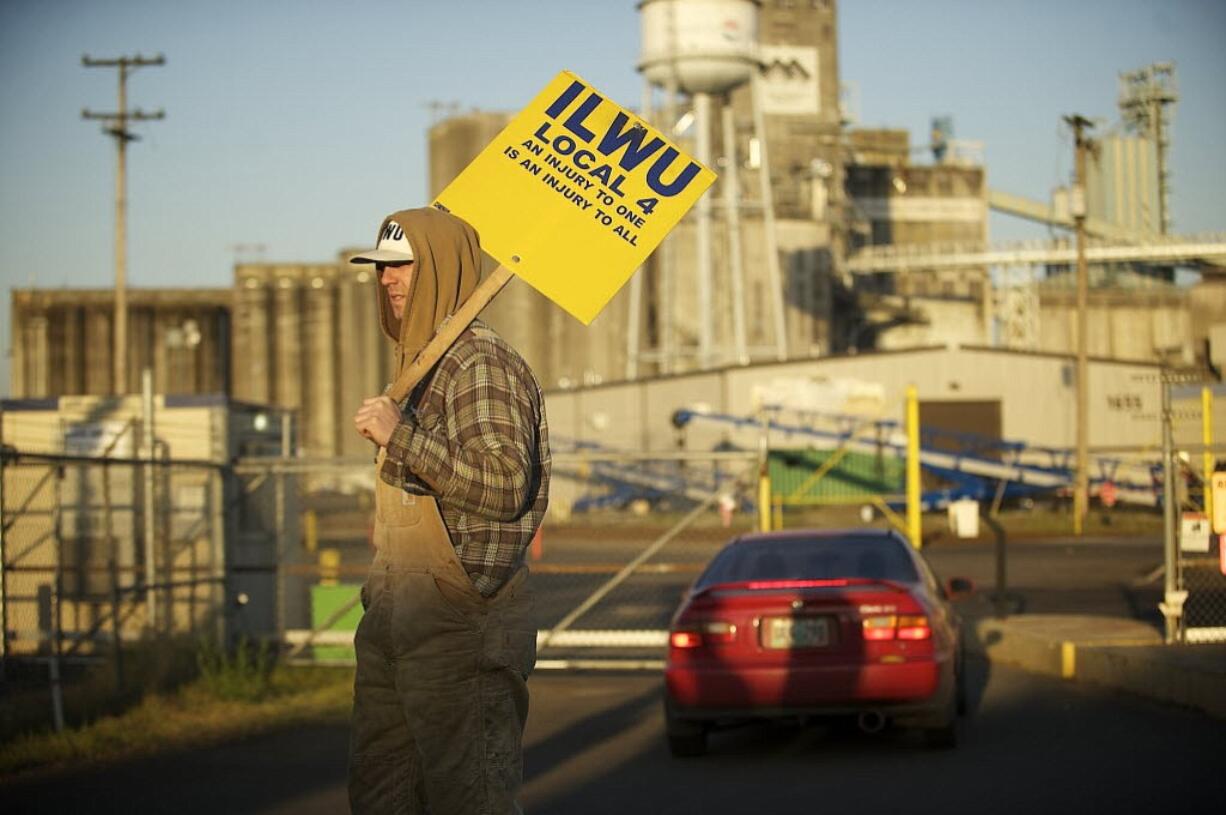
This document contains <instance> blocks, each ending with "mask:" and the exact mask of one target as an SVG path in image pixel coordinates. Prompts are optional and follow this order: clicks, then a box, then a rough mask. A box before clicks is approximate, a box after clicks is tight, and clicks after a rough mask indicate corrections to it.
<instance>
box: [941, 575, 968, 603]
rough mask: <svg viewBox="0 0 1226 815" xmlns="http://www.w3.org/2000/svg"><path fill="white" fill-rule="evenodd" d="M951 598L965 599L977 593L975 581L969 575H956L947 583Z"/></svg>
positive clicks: (946, 590) (946, 589)
mask: <svg viewBox="0 0 1226 815" xmlns="http://www.w3.org/2000/svg"><path fill="white" fill-rule="evenodd" d="M945 593H946V594H947V595H949V599H950V600H964V599H966V598H967V597H970V596H971V595H972V594H974V593H975V581H973V580H971V579H970V578H969V577H954V578H951V579H950V581H949V583H947V584H946V585H945Z"/></svg>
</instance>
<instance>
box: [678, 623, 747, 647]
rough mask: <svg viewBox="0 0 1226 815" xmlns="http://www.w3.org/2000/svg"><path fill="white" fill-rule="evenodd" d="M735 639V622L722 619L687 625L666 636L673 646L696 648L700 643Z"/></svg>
mask: <svg viewBox="0 0 1226 815" xmlns="http://www.w3.org/2000/svg"><path fill="white" fill-rule="evenodd" d="M735 639H736V624H735V623H729V622H725V621H723V620H709V621H707V622H704V623H697V624H693V625H688V626H686V627H685V628H682V629H678V630H676V631H674V632H672V633H671V634H669V636H668V644H669V645H671V646H672V647H673V648H697V647H699V646H700V645H710V644H712V643H721V642H732V641H733V640H735Z"/></svg>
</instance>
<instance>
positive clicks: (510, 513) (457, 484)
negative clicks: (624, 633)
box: [380, 321, 551, 597]
mask: <svg viewBox="0 0 1226 815" xmlns="http://www.w3.org/2000/svg"><path fill="white" fill-rule="evenodd" d="M401 411H402V419H401V422H400V424H399V425H397V427H396V429H395V430H393V431H392V435H391V438H390V439H389V440H388V443H387V456H386V458H385V460H384V463H383V468H382V471H381V473H380V476H381V477H382V478H383V480H384V481H386V482H387V483H389V484H391V485H392V486H395V487H399V488H401V489H404V490H406V491H408V492H411V493H416V494H420V495H430V496H433V497H435V498H436V499H437V500H438V504H439V510H440V513H441V514H442V516H443V523H444V524H445V525H446V527H447V531H448V532H449V533H450V535H451V542H452V545H454V546H455V549H456V554H457V555H459V558H460V562H461V563H462V564H463V565H464V569H465V571H467V572H468V574H469V577H471V578H472V580H473V583H474V585H475V586H476V587H477V590H478V591H480V592H481V593H482V594H483V595H485V596H487V597H488V596H490V595H492V594H494V593H495V592H496V591H498V589H499V588H501V586H502V585H503V583H505V582H506V581H507V579H508V578H510V576H511V575H512V574H513V573H514V572H515V570H516V569H517V568H519V565H520V564H521V563H522V562H523V556H524V550H525V549H527V547H528V544H529V543H531V541H532V537H533V535H534V534H535V533H536V530H537V527H539V526H540V524H541V521H542V519H543V518H544V517H545V508H546V505H547V504H548V501H549V470H550V463H551V460H550V456H549V431H548V428H547V427H546V423H545V408H544V402H543V398H542V395H541V388H540V385H538V384H537V381H536V377H535V376H534V375H533V374H532V371H531V369H529V368H528V365H527V363H526V362H524V360H523V358H522V357H520V355H519V354H518V353H517V352H516V351H515V350H514V349H513V348H511V346H510V345H508V344H507V343H506V341H505V340H503V339H502V338H501V337H499V336H498V334H496V333H495V332H494V331H493V329H491V328H489V327H488V326H486V325H485V324H484V323H482V322H480V321H474V322H473V324H472V325H471V326H470V327H469V328H468V329H467V330H466V331H465V332H464V333H463V334H461V335H460V338H459V339H458V340H457V341H456V342H455V344H454V345H452V347H451V349H450V350H448V352H447V353H446V354H445V355H444V356H443V358H442V359H441V360H439V362H438V364H437V365H436V366H435V368H434V371H433V373H432V374H431V375H430V376H428V377H427V378H426V379H424V380H423V381H422V383H421V384H419V385H418V387H417V388H415V389H414V391H413V393H411V394H410V395H409V397H408V399H406V400H405V403H404V404H402V405H401Z"/></svg>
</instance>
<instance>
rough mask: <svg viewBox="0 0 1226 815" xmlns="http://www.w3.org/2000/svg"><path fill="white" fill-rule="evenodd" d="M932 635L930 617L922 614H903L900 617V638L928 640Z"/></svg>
mask: <svg viewBox="0 0 1226 815" xmlns="http://www.w3.org/2000/svg"><path fill="white" fill-rule="evenodd" d="M931 636H932V628H930V627H929V625H928V618H927V617H925V616H924V615H922V614H914V615H910V616H902V617H899V618H898V638H899V639H900V640H926V639H928V638H929V637H931Z"/></svg>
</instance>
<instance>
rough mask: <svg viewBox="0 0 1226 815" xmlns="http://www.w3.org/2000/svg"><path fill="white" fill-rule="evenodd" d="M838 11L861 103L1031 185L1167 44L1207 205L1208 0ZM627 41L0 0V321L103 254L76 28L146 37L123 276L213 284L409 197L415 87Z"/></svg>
mask: <svg viewBox="0 0 1226 815" xmlns="http://www.w3.org/2000/svg"><path fill="white" fill-rule="evenodd" d="M839 33H840V47H839V51H840V54H839V57H840V72H841V77H842V80H843V81H844V82H851V83H854V84H855V86H856V88H857V92H858V99H859V108H860V111H859V112H860V121H861V124H863V125H888V126H895V127H905V128H908V129H909V130H910V131H911V133H912V141H913V143H915V144H921V143H923V142H924V141H925V139H926V134H927V130H928V124H929V118H930V117H931V116H932V115H933V114H951V115H952V116H953V117H954V120H955V130H956V135H957V136H958V137H960V138H967V139H979V140H982V141H984V142H985V143H986V148H987V150H986V156H987V163H988V174H989V184H990V185H991V186H993V187H996V188H1000V189H1003V190H1007V191H1010V192H1014V193H1019V194H1024V195H1028V196H1031V197H1034V198H1039V199H1046V198H1047V197H1048V194H1049V191H1050V189H1051V188H1052V187H1054V186H1056V185H1058V184H1061V183H1064V182H1065V181H1066V180H1067V178H1068V174H1069V170H1070V166H1071V152H1072V150H1071V146H1070V138H1069V135H1068V133H1067V132H1065V131H1064V130H1062V128H1061V126H1060V124H1059V122H1060V117H1061V115H1062V114H1065V113H1071V112H1077V113H1082V114H1084V115H1087V116H1090V117H1103V118H1104V119H1106V120H1109V121H1113V120H1114V119H1115V118H1116V116H1115V96H1116V77H1117V73H1118V72H1119V71H1121V70H1127V69H1132V68H1137V67H1141V66H1143V65H1146V64H1149V63H1151V62H1155V61H1163V60H1174V61H1175V62H1176V63H1177V69H1178V75H1179V83H1180V92H1181V95H1182V99H1181V102H1180V105H1179V108H1178V110H1177V112H1176V114H1175V125H1174V132H1173V139H1174V146H1173V156H1172V158H1173V165H1172V171H1173V190H1174V192H1173V217H1174V223H1175V228H1176V230H1177V231H1181V232H1183V231H1200V230H1212V229H1226V161H1223V159H1222V150H1223V145H1226V84H1224V82H1226V47H1223V42H1226V3H1223V2H1221V0H1118V1H1117V2H1106V1H1105V0H1075V1H1074V0H1061V1H1060V2H1054V1H1053V0H992V1H991V2H982V1H977V0H922V1H921V0H844V2H840V3H839ZM638 42H639V35H638V17H637V13H636V11H635V3H634V2H633V0H569V1H568V2H560V1H559V0H532V1H531V2H527V1H526V0H525V1H524V2H511V1H509V0H436V2H432V3H426V2H417V1H416V0H412V1H410V0H398V1H396V2H394V1H393V0H352V1H351V2H331V1H325V0H208V2H204V0H108V2H87V1H86V0H59V1H58V2H47V1H46V0H0V286H2V287H3V289H4V298H5V302H4V303H3V306H2V308H0V347H3V348H4V349H5V351H6V352H7V349H8V346H9V327H8V289H9V288H10V287H13V286H18V287H24V286H30V285H37V286H41V287H60V286H71V287H103V286H107V285H109V284H110V282H111V281H112V279H113V268H112V252H113V250H112V225H113V195H114V171H115V151H114V145H113V142H112V140H111V139H110V138H109V137H104V136H103V135H102V134H101V133H100V132H99V125H98V123H96V122H85V121H82V120H81V118H80V111H81V109H82V108H83V107H89V108H91V109H92V110H95V111H109V110H113V109H114V106H115V103H116V78H115V71H114V70H113V69H101V68H89V69H87V68H84V67H82V66H81V55H82V54H83V53H89V54H90V55H92V56H95V57H114V56H118V55H120V54H131V53H135V52H138V51H139V52H142V53H144V54H146V55H151V54H154V53H157V52H162V53H164V54H165V55H166V59H167V65H166V66H165V67H161V68H147V69H143V70H140V71H137V72H136V73H135V74H134V75H133V77H132V79H131V80H130V82H129V100H130V101H129V103H130V105H131V106H133V107H135V106H139V107H142V108H144V109H145V110H153V109H156V108H159V107H161V108H164V109H165V110H166V114H167V118H166V119H165V120H164V121H161V122H155V123H150V124H144V125H139V126H137V129H138V132H140V133H141V134H142V135H143V136H144V140H143V141H141V142H138V143H136V144H135V145H134V146H133V147H132V148H131V149H130V151H129V196H130V208H129V281H130V284H131V285H134V286H226V285H229V283H230V281H231V277H232V265H233V261H234V257H235V255H234V251H233V249H232V247H233V246H235V245H236V244H263V245H265V246H266V247H267V250H266V252H265V254H264V258H265V259H267V260H283V261H305V262H319V261H327V260H329V259H331V258H333V257H335V255H336V253H337V251H338V250H339V249H341V248H342V247H344V246H350V245H353V244H358V243H363V242H365V241H368V240H369V239H370V237H371V233H372V232H373V231H374V229H375V227H376V226H377V224H378V221H379V219H380V217H381V216H382V215H383V214H385V213H386V212H388V211H391V210H393V209H397V208H400V207H403V206H409V205H418V204H422V203H425V188H426V156H425V146H426V137H425V134H426V128H427V127H428V125H429V121H430V113H429V111H428V110H427V108H426V103H427V102H429V101H430V100H441V101H454V102H458V103H460V105H462V106H463V107H465V108H467V107H477V108H487V109H517V108H518V107H520V106H522V105H523V104H524V103H526V102H527V101H528V100H529V99H530V98H531V97H532V95H533V94H534V93H535V92H536V91H537V90H538V89H539V88H540V87H541V86H543V85H544V84H545V83H546V82H547V81H548V79H549V78H550V77H552V76H553V75H554V74H555V73H557V71H559V70H561V69H563V68H566V69H570V70H573V71H576V72H578V73H579V74H581V75H582V76H584V77H585V78H586V79H588V80H589V81H591V82H592V83H594V84H595V85H596V86H598V87H600V88H602V89H603V90H605V91H606V92H607V93H609V94H610V95H611V96H612V97H613V98H615V99H617V100H619V101H621V102H622V103H623V104H626V105H637V103H638V99H639V96H640V83H639V79H638V76H637V74H636V73H635V71H634V62H635V58H636V55H637V51H638ZM992 230H993V238H994V239H1000V238H1012V237H1024V236H1028V235H1039V234H1042V230H1041V229H1037V228H1036V227H1031V226H1028V225H1024V224H1017V223H1014V222H1010V221H1008V220H1007V219H1002V218H999V217H996V218H994V220H993V223H992ZM7 363H8V359H7V353H5V355H4V357H3V358H0V392H7V388H8V364H7Z"/></svg>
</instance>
